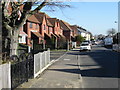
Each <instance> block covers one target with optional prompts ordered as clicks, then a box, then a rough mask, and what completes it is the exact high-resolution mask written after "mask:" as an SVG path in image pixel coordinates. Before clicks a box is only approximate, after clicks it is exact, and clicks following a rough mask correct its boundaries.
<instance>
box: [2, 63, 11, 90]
mask: <svg viewBox="0 0 120 90" xmlns="http://www.w3.org/2000/svg"><path fill="white" fill-rule="evenodd" d="M2 88H11V74H10V63H6V64H2V65H0V90H1V89H2Z"/></svg>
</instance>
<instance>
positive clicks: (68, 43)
mask: <svg viewBox="0 0 120 90" xmlns="http://www.w3.org/2000/svg"><path fill="white" fill-rule="evenodd" d="M69 48H70V47H69V40H67V51H69Z"/></svg>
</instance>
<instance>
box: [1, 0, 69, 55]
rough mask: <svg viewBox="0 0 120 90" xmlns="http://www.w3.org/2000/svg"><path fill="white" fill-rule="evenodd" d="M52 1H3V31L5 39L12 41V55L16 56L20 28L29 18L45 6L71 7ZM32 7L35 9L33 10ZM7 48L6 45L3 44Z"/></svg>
mask: <svg viewBox="0 0 120 90" xmlns="http://www.w3.org/2000/svg"><path fill="white" fill-rule="evenodd" d="M51 1H52V0H50V1H49V0H39V2H37V0H25V1H24V0H19V1H17V2H13V1H11V0H8V1H7V2H6V1H5V0H2V30H3V36H5V38H4V39H9V40H10V44H7V45H10V50H11V51H10V54H11V55H13V54H16V50H17V45H18V35H19V28H20V27H21V26H23V25H24V23H25V22H26V20H27V18H28V17H29V16H31V15H33V14H35V13H37V12H38V11H39V10H41V9H42V8H43V7H45V6H57V7H62V8H65V7H70V6H69V5H65V4H63V3H60V2H51ZM32 7H34V9H33V10H32ZM3 46H5V43H4V44H3Z"/></svg>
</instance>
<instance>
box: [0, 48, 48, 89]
mask: <svg viewBox="0 0 120 90" xmlns="http://www.w3.org/2000/svg"><path fill="white" fill-rule="evenodd" d="M11 60H13V61H14V62H13V61H11V63H7V64H2V65H0V90H1V89H2V88H11V89H14V88H16V87H17V86H19V85H20V84H22V83H23V82H25V81H28V79H29V78H33V77H36V76H37V75H38V74H40V73H41V72H42V71H43V70H45V68H46V66H47V65H48V64H49V63H50V50H48V51H44V52H39V53H38V54H35V55H34V57H33V55H32V53H29V54H28V55H25V54H24V53H23V54H21V55H20V56H19V57H18V56H16V55H13V56H12V57H11Z"/></svg>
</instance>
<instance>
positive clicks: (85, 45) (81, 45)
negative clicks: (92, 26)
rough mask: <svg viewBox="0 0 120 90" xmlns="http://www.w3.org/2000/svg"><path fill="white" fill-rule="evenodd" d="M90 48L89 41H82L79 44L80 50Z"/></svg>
mask: <svg viewBox="0 0 120 90" xmlns="http://www.w3.org/2000/svg"><path fill="white" fill-rule="evenodd" d="M91 49H92V46H91V43H89V42H82V43H81V44H80V51H82V50H89V51H91Z"/></svg>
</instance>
